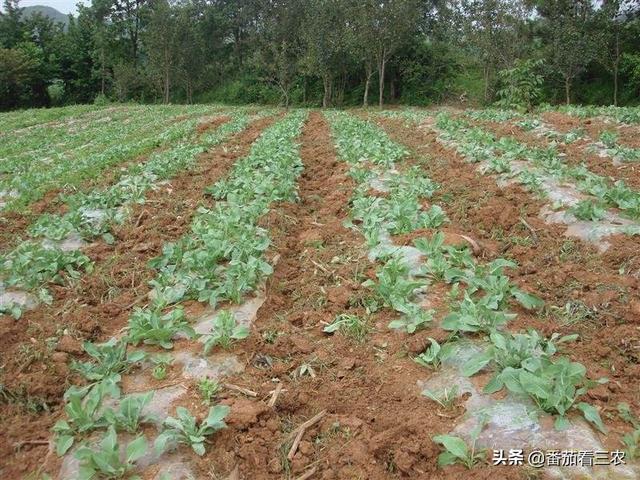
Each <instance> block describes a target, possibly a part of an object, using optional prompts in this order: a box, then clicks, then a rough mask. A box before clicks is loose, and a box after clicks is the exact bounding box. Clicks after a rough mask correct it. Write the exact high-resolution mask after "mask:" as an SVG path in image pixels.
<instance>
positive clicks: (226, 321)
mask: <svg viewBox="0 0 640 480" xmlns="http://www.w3.org/2000/svg"><path fill="white" fill-rule="evenodd" d="M249 333H250V332H249V328H247V327H246V326H244V325H240V324H239V323H238V322H237V320H236V317H235V316H234V315H233V313H232V312H230V311H229V310H223V311H221V312H220V313H219V314H218V315H216V317H215V318H214V319H213V328H212V330H211V333H210V334H209V335H208V336H207V339H206V341H205V344H204V353H205V354H208V353H209V352H210V351H211V349H212V348H213V347H215V346H216V345H220V346H221V347H222V348H224V349H229V348H231V345H233V343H235V342H236V341H238V340H243V339H245V338H247V337H248V336H249Z"/></svg>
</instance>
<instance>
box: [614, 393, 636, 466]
mask: <svg viewBox="0 0 640 480" xmlns="http://www.w3.org/2000/svg"><path fill="white" fill-rule="evenodd" d="M618 415H619V416H620V418H622V419H623V420H624V421H625V422H627V423H629V424H631V426H632V427H633V430H632V431H631V432H628V433H625V434H624V435H623V436H622V443H623V444H624V446H625V447H626V448H625V451H626V453H627V456H628V458H630V459H631V460H635V459H636V458H638V456H640V420H638V418H637V417H636V416H635V415H634V414H633V413H632V412H631V407H629V405H628V404H627V403H619V404H618Z"/></svg>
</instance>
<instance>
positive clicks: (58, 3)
mask: <svg viewBox="0 0 640 480" xmlns="http://www.w3.org/2000/svg"><path fill="white" fill-rule="evenodd" d="M79 2H80V3H87V2H86V1H81V0H21V1H20V6H21V7H31V6H33V5H45V6H47V7H53V8H55V9H56V10H58V11H59V12H62V13H65V14H67V13H73V14H75V13H76V4H77V3H79Z"/></svg>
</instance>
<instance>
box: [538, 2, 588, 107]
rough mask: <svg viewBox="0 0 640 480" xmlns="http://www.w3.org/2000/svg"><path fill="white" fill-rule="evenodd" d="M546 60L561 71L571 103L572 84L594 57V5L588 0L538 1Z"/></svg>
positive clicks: (556, 70) (554, 68)
mask: <svg viewBox="0 0 640 480" xmlns="http://www.w3.org/2000/svg"><path fill="white" fill-rule="evenodd" d="M536 9H537V10H538V13H539V14H540V15H541V16H542V17H543V23H542V27H543V38H545V39H546V42H547V44H546V47H547V48H546V50H547V62H548V64H549V65H550V66H551V67H552V69H553V71H554V72H557V73H558V74H560V76H561V77H562V80H563V84H564V92H565V101H566V103H567V105H568V104H570V103H571V86H572V83H573V81H574V80H575V78H576V77H577V76H578V75H579V74H581V73H582V72H583V71H584V70H585V69H586V67H587V65H589V62H591V60H593V58H594V39H593V31H594V29H593V26H594V8H593V4H592V3H591V1H590V0H540V1H538V2H537V4H536Z"/></svg>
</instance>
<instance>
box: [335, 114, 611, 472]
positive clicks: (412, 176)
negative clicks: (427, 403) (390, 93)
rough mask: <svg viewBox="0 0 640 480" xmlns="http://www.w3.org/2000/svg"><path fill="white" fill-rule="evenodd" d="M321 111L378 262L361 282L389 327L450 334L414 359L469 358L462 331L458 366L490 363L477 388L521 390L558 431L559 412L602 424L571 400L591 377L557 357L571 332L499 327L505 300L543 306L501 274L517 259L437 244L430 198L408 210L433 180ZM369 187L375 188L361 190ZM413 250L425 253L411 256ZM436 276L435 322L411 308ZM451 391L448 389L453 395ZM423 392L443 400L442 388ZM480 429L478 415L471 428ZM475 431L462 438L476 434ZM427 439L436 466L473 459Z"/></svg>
mask: <svg viewBox="0 0 640 480" xmlns="http://www.w3.org/2000/svg"><path fill="white" fill-rule="evenodd" d="M328 118H329V120H330V123H331V126H332V132H333V137H334V139H335V143H336V145H337V148H338V152H339V155H340V156H341V157H342V159H343V160H345V161H346V162H347V163H348V164H349V165H350V175H351V176H352V177H353V178H354V179H355V180H356V182H358V184H359V186H358V187H357V189H356V191H355V194H354V197H353V199H352V205H353V208H352V213H351V216H352V226H353V227H354V228H357V229H358V230H360V231H361V232H362V234H363V235H364V236H365V238H366V239H367V242H368V245H369V247H370V248H372V250H371V253H372V255H371V256H372V257H373V258H376V259H377V260H378V261H379V264H378V268H377V272H376V280H375V281H372V280H368V281H367V282H365V285H366V286H369V287H370V288H371V289H372V290H373V292H374V293H375V295H376V297H377V298H378V299H379V303H380V304H382V305H384V306H387V307H391V308H392V309H394V310H396V311H397V312H398V313H399V314H400V319H399V320H395V321H392V322H391V323H390V325H389V327H390V328H401V329H402V330H404V331H406V332H407V333H413V332H415V331H417V330H419V329H423V328H428V327H429V326H430V325H432V324H434V323H436V322H437V323H439V325H440V326H441V327H442V328H443V329H444V330H447V331H450V332H451V334H450V337H449V339H448V340H447V342H446V343H445V344H443V345H440V344H439V343H438V342H436V341H435V340H433V339H431V346H430V347H429V348H428V349H427V350H426V351H425V352H424V353H422V354H421V355H419V356H417V357H416V358H415V359H414V360H415V361H416V362H417V363H419V364H421V365H424V366H426V367H430V368H434V369H437V368H439V367H440V366H441V365H442V364H443V362H445V361H446V360H449V359H450V358H451V357H455V356H459V357H467V358H469V355H468V354H466V355H461V351H462V350H464V349H465V348H467V349H468V347H466V345H467V343H466V342H465V340H466V339H468V338H470V339H471V341H472V342H473V344H475V345H476V348H477V349H478V351H479V353H477V354H474V355H472V356H471V357H470V358H469V359H468V360H467V361H465V362H464V364H463V365H462V366H461V367H460V371H461V374H462V375H464V376H472V375H474V374H476V373H478V372H480V371H481V370H485V369H490V370H491V371H492V378H491V380H490V381H489V383H488V384H487V385H486V387H485V393H494V392H498V391H500V390H507V391H508V392H510V393H511V394H512V395H519V396H526V397H529V398H530V399H531V400H532V401H533V402H535V404H536V405H537V407H538V408H539V409H540V410H541V411H544V412H547V413H549V414H552V415H554V416H555V418H556V421H555V425H556V428H558V429H565V428H567V427H568V426H569V421H568V419H567V414H568V413H569V412H570V411H573V410H577V411H579V412H581V413H582V414H583V415H584V417H585V418H586V419H587V420H588V421H590V422H592V423H593V424H594V425H596V427H597V428H598V429H599V430H603V431H604V425H603V424H602V421H601V419H600V416H599V414H598V412H597V410H596V409H595V408H594V407H593V406H591V405H589V404H588V403H585V402H580V401H579V399H580V397H581V396H582V395H583V394H584V393H585V392H586V391H587V389H588V388H589V387H590V386H592V385H593V384H594V383H593V382H591V381H590V380H588V379H587V377H586V369H585V367H584V366H583V365H581V364H579V363H576V362H571V361H570V360H569V359H568V358H566V357H564V356H558V355H556V352H557V350H558V347H559V345H560V344H562V343H565V342H569V341H574V340H576V336H565V337H560V336H559V335H557V334H554V335H553V336H552V337H551V338H548V339H547V338H544V337H543V336H542V335H540V334H539V333H538V332H537V331H535V330H529V331H527V332H519V333H510V332H509V331H508V330H507V327H508V325H509V323H510V322H511V321H512V320H513V319H514V318H515V317H516V314H515V313H512V312H510V311H509V306H510V305H511V304H512V302H516V303H518V304H520V305H521V306H522V307H524V308H526V309H529V310H535V309H538V308H540V307H541V306H542V304H543V303H542V301H541V300H540V299H538V298H537V297H535V296H534V295H531V294H529V293H527V292H525V291H523V290H521V289H520V288H519V287H517V286H516V285H514V284H513V283H512V282H511V280H510V279H509V276H508V273H507V272H508V270H509V269H512V268H515V267H516V264H515V263H514V262H512V261H509V260H506V259H502V258H498V259H495V260H493V261H491V262H489V263H480V262H478V261H477V260H476V259H475V258H474V257H473V255H472V252H471V251H470V250H469V248H468V247H467V246H452V245H448V244H446V243H445V241H444V240H445V236H444V234H443V233H442V231H439V230H438V227H439V226H440V225H441V224H442V223H443V222H446V221H447V219H446V216H445V215H444V212H443V211H442V209H440V207H438V206H437V205H433V204H432V205H431V207H430V209H429V210H431V211H433V210H434V209H438V211H439V212H441V214H440V215H439V221H438V222H434V223H433V224H429V223H428V222H423V221H416V219H417V218H421V217H420V216H416V214H415V212H416V211H417V210H420V204H422V203H423V202H424V201H427V200H429V199H431V197H432V195H433V193H434V192H435V191H436V189H438V186H437V185H435V184H434V183H433V182H432V181H431V180H429V179H428V178H426V177H425V176H424V175H423V174H422V173H421V171H420V168H419V166H416V165H414V166H406V165H401V166H400V165H399V162H401V161H402V159H403V157H404V156H405V154H406V151H405V150H404V148H403V147H401V146H399V145H397V144H395V143H393V142H392V141H391V140H390V139H389V138H388V137H387V136H386V135H385V134H384V132H382V131H381V130H379V129H377V128H376V127H374V126H373V125H371V124H369V123H367V122H365V121H362V120H359V119H356V118H353V117H350V116H348V115H347V114H344V113H332V114H330V115H329V116H328ZM360 145H367V148H366V150H361V149H360V148H359V146H360ZM372 188H373V189H377V190H379V191H381V192H384V194H383V195H371V194H369V193H367V192H370V191H371V189H372ZM406 192H411V193H409V194H407V193H406ZM407 197H411V201H413V202H414V206H413V208H411V209H409V208H408V207H403V208H402V209H395V208H392V209H391V211H393V212H394V213H393V214H392V215H385V216H384V217H383V218H378V217H377V216H376V217H374V218H373V220H372V219H371V217H370V214H371V212H370V211H369V210H368V209H367V206H369V205H376V204H377V203H378V202H380V201H389V202H391V203H395V200H394V199H397V198H402V199H406V198H407ZM404 201H405V200H403V202H404ZM363 203H364V205H365V207H364V208H363V207H362V205H363ZM383 211H387V210H385V209H383ZM427 211H428V210H427ZM401 212H407V214H406V215H405V214H404V213H401ZM399 226H401V227H400V228H398V227H399ZM425 227H426V228H430V229H432V231H433V234H432V235H431V236H430V237H428V238H426V237H423V238H417V239H415V240H414V245H415V247H406V246H404V247H399V246H395V245H393V243H392V242H391V240H390V238H389V237H388V235H387V234H388V233H408V232H412V231H415V230H417V229H420V228H425ZM376 232H377V233H376ZM381 246H382V247H383V248H380V247H381ZM416 249H417V251H418V252H419V254H420V258H422V257H424V260H419V261H418V262H416V261H415V258H416V256H415V254H414V253H415V252H416ZM436 283H440V284H444V285H447V286H448V287H449V294H448V297H449V298H448V307H447V311H446V312H445V313H444V315H442V317H441V318H439V319H437V318H436V311H435V310H425V309H424V307H422V306H421V305H420V303H421V299H422V298H423V297H424V296H425V294H426V295H428V293H429V287H430V286H431V285H433V284H436ZM345 322H346V320H345V318H344V317H340V318H337V319H336V322H335V325H333V324H332V325H330V326H329V327H328V329H325V330H326V331H339V330H340V328H341V326H342V325H344V324H345ZM602 381H604V380H602ZM452 387H453V386H452ZM452 390H453V389H452ZM459 394H460V392H456V393H454V396H457V395H459ZM428 395H430V397H431V398H432V399H433V400H434V401H436V402H439V403H443V402H445V401H446V400H447V399H446V398H445V397H447V396H450V395H451V390H449V391H448V392H447V391H445V392H432V393H430V394H428ZM471 413H472V414H477V412H471ZM483 426H484V424H483V423H482V422H480V429H482V428H483ZM480 429H479V430H478V431H477V432H476V433H474V434H472V435H471V437H474V435H475V436H476V437H477V435H478V434H479V432H480ZM433 440H434V441H435V442H437V443H440V444H442V445H443V446H444V447H445V452H443V453H442V454H441V455H440V457H439V461H440V463H441V464H451V463H456V462H460V463H465V464H467V465H469V464H470V465H473V463H475V461H476V460H477V458H476V456H475V455H476V454H475V453H473V448H472V447H469V446H467V444H466V443H465V441H464V439H462V438H460V437H456V436H453V435H438V436H435V437H434V438H433ZM472 440H473V438H472ZM470 457H471V458H470Z"/></svg>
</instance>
